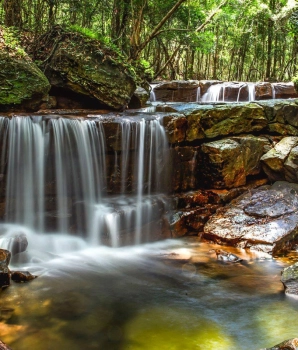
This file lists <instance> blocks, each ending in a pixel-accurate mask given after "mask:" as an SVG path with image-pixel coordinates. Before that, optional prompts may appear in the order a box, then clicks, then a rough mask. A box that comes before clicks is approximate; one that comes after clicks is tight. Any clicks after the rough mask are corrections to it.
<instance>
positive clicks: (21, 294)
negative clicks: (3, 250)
mask: <svg viewBox="0 0 298 350" xmlns="http://www.w3.org/2000/svg"><path fill="white" fill-rule="evenodd" d="M215 247H216V246H215V245H211V244H207V243H203V242H200V241H199V240H198V239H197V238H190V239H185V240H166V241H162V242H157V243H151V244H146V245H140V246H134V247H123V248H107V247H98V248H88V247H85V248H84V249H83V250H77V251H75V252H69V253H65V254H59V255H52V254H48V253H43V252H40V251H30V250H29V251H28V252H27V253H22V254H21V255H23V257H22V256H21V257H20V259H19V261H22V263H21V264H19V266H17V267H16V266H11V269H16V268H18V269H20V268H22V269H27V270H29V271H30V272H31V273H33V274H36V275H38V278H37V279H35V280H33V281H31V282H29V283H23V284H16V283H14V282H12V285H11V286H10V287H9V288H7V289H6V290H4V291H2V292H1V303H0V306H1V309H2V311H1V314H0V317H1V322H0V339H1V340H2V341H4V342H5V343H7V344H8V345H9V346H10V347H11V348H12V349H14V350H23V349H24V350H25V349H26V350H28V349H31V350H39V349H42V350H45V349H51V350H52V349H56V350H67V349H72V350H76V349H85V350H88V349H103V350H113V349H117V350H118V349H119V350H120V349H121V350H128V349H129V350H139V349H142V350H147V349H148V350H181V349H184V350H188V349H189V350H193V349H204V350H208V349H212V350H213V349H220V350H233V349H235V350H254V349H256V350H257V349H260V348H263V347H269V346H273V345H274V344H277V343H279V342H281V341H283V340H285V339H287V338H292V337H297V329H298V318H297V311H298V301H297V300H296V299H295V298H293V297H289V296H286V295H285V294H284V292H283V286H282V284H281V282H280V274H281V270H282V269H283V267H285V266H287V265H289V263H290V262H289V261H288V260H274V259H271V258H270V257H268V256H262V255H257V254H255V255H253V254H249V253H246V252H245V251H244V250H237V249H233V248H229V251H231V252H233V253H236V254H237V255H239V256H241V257H242V258H243V259H244V261H243V262H240V263H236V264H225V263H221V262H219V261H217V260H216V256H215V254H214V253H213V252H210V249H212V248H215ZM225 249H228V248H225ZM294 259H295V257H294ZM15 265H17V263H16V260H15ZM10 309H13V310H10Z"/></svg>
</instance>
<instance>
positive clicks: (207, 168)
mask: <svg viewBox="0 0 298 350" xmlns="http://www.w3.org/2000/svg"><path fill="white" fill-rule="evenodd" d="M268 149H270V143H269V141H268V140H267V139H266V138H264V137H255V136H253V135H244V136H240V137H234V138H229V139H222V140H218V141H213V142H209V143H204V144H203V145H202V147H201V149H200V154H199V156H200V165H199V168H200V173H199V175H200V183H201V184H202V185H203V186H205V187H207V188H232V187H239V186H243V185H245V184H246V178H247V176H249V175H256V174H259V173H260V171H261V166H260V159H261V157H262V155H263V154H264V153H265V152H266V151H267V150H268Z"/></svg>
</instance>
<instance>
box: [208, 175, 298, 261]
mask: <svg viewBox="0 0 298 350" xmlns="http://www.w3.org/2000/svg"><path fill="white" fill-rule="evenodd" d="M297 205H298V185H297V184H293V183H288V182H283V181H279V182H276V183H275V184H274V185H272V186H262V187H260V188H258V189H255V190H252V191H249V192H248V193H245V194H244V195H242V196H240V197H238V198H236V199H235V200H233V201H232V202H231V203H230V204H229V205H227V206H226V207H224V208H220V209H218V211H217V212H216V214H215V215H213V216H212V217H211V218H210V220H209V221H208V222H207V224H206V225H205V227H204V236H205V237H206V238H207V239H211V240H213V241H216V242H219V243H220V242H226V243H228V244H231V245H234V246H237V247H240V248H251V249H252V250H260V251H264V252H266V253H271V254H273V255H278V254H281V253H283V252H284V251H286V250H288V249H290V248H291V246H292V245H295V244H296V243H297V242H295V240H297V235H298V213H297V210H296V209H297Z"/></svg>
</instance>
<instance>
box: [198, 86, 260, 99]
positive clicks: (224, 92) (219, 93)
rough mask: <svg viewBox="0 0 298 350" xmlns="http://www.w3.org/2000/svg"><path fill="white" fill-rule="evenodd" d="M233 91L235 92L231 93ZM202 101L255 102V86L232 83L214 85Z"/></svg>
mask: <svg viewBox="0 0 298 350" xmlns="http://www.w3.org/2000/svg"><path fill="white" fill-rule="evenodd" d="M232 90H235V92H234V93H231V91H232ZM242 95H243V96H242ZM201 100H202V102H233V101H234V102H239V101H255V84H254V83H237V84H233V83H231V82H226V83H219V84H214V85H211V86H210V87H209V88H208V90H207V92H206V93H205V94H204V95H203V96H202V99H201Z"/></svg>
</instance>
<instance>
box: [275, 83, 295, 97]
mask: <svg viewBox="0 0 298 350" xmlns="http://www.w3.org/2000/svg"><path fill="white" fill-rule="evenodd" d="M272 86H273V88H274V92H275V98H291V97H292V98H295V97H298V93H297V91H296V89H295V86H294V84H293V83H292V82H290V83H273V84H272Z"/></svg>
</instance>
